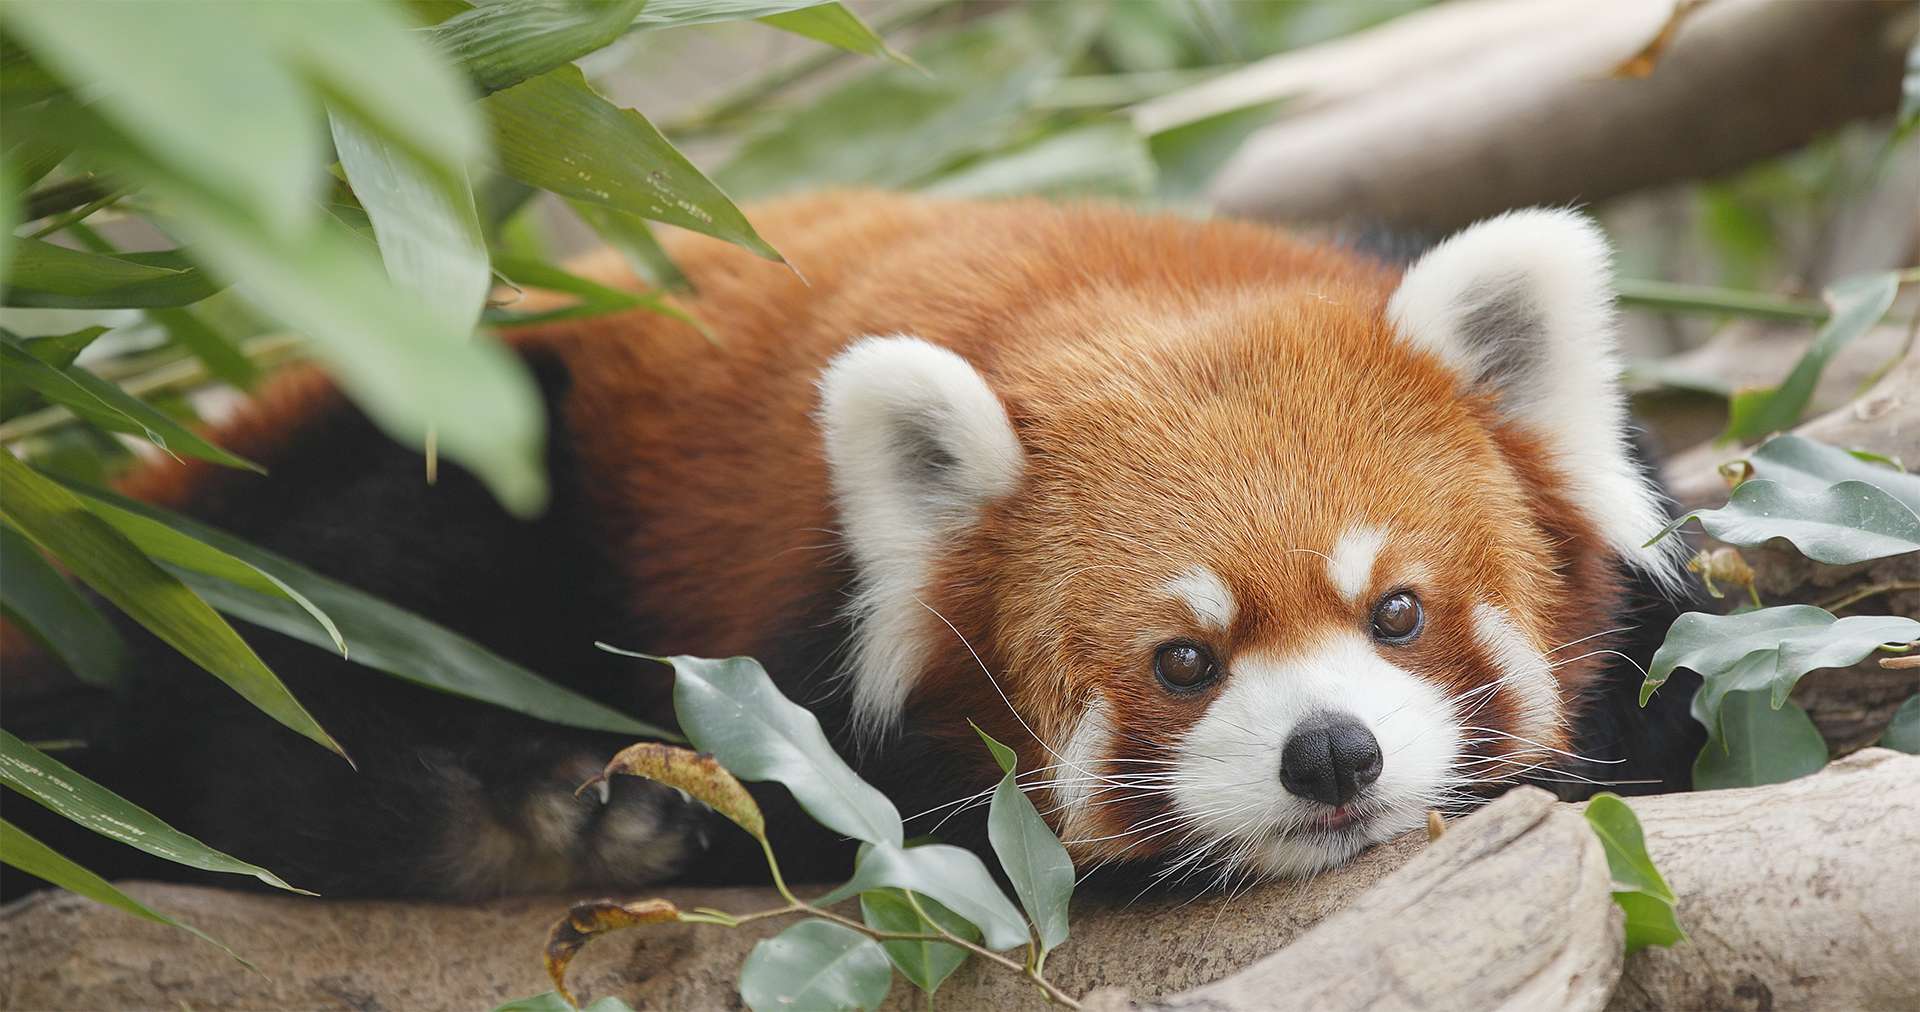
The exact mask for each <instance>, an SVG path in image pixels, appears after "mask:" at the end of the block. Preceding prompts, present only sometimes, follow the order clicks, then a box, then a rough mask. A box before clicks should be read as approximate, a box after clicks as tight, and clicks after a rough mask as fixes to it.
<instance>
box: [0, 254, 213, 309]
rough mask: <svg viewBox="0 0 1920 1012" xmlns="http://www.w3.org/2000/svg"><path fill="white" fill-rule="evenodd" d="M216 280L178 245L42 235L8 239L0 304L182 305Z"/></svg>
mask: <svg viewBox="0 0 1920 1012" xmlns="http://www.w3.org/2000/svg"><path fill="white" fill-rule="evenodd" d="M219 290H220V285H219V284H218V283H216V282H215V281H214V280H213V279H212V278H210V277H208V276H207V275H206V273H205V272H203V271H201V270H200V268H198V267H196V266H194V265H193V264H192V263H191V262H189V261H188V260H187V259H186V257H185V256H183V255H182V254H181V253H180V252H179V251H178V250H161V251H158V252H154V253H118V254H106V253H89V252H87V251H85V250H77V249H68V248H67V247H65V246H56V245H54V244H53V243H50V242H47V241H45V240H44V239H29V238H25V237H17V238H15V239H13V259H12V262H11V264H10V266H9V268H8V271H7V277H6V289H5V292H4V294H3V295H0V304H4V305H9V306H25V307H35V308H45V309H150V308H154V307H161V306H184V305H187V304H188V303H191V302H198V301H200V300H201V299H204V298H206V297H207V296H209V295H212V294H213V293H214V292H217V291H219Z"/></svg>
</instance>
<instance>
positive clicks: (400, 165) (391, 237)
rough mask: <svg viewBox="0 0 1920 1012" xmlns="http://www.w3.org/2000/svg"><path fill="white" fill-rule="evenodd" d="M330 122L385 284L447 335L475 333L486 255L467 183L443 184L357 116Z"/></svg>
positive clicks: (339, 116) (484, 294) (332, 115)
mask: <svg viewBox="0 0 1920 1012" xmlns="http://www.w3.org/2000/svg"><path fill="white" fill-rule="evenodd" d="M328 120H329V122H331V124H332V126H333V149H334V151H335V152H336V153H337V154H338V155H339V156H340V167H341V168H342V169H343V170H345V172H346V175H347V182H348V183H349V184H351V185H352V186H353V193H354V196H355V197H357V198H359V201H360V206H361V207H362V208H363V209H365V211H366V212H367V218H368V219H369V220H370V221H371V222H372V224H373V234H374V236H375V238H377V239H378V240H379V246H380V260H381V262H382V263H384V264H385V265H386V268H387V277H389V278H391V279H393V283H394V284H395V285H397V286H398V287H400V288H401V289H402V290H404V291H409V292H412V293H413V294H414V295H416V296H418V297H419V298H420V301H421V302H422V303H424V304H425V305H426V308H427V310H428V311H429V312H431V313H433V314H434V316H435V318H436V320H437V321H438V322H439V323H440V324H441V326H442V327H443V328H445V330H446V331H447V332H450V333H455V334H462V335H464V334H468V333H471V332H472V330H473V326H474V324H475V322H477V321H478V320H479V319H480V309H481V307H482V305H483V304H484V303H485V302H486V298H487V286H488V276H487V247H486V242H485V240H483V239H482V238H481V236H480V216H479V213H478V212H477V211H476V210H475V209H474V203H473V190H472V188H471V187H470V186H468V184H467V180H466V177H465V175H464V174H463V175H462V176H461V177H460V178H459V179H458V180H457V181H456V185H452V186H449V185H447V184H445V183H443V182H437V181H436V180H435V179H433V178H432V177H431V176H430V175H429V174H428V173H427V171H426V170H425V169H424V168H423V167H422V166H420V165H419V164H418V163H417V162H415V161H414V159H413V157H412V156H411V155H409V154H407V153H406V152H405V151H403V150H401V149H399V148H398V147H396V146H394V145H392V144H390V143H388V142H386V141H384V140H382V139H381V138H380V137H378V136H376V135H375V134H373V133H372V132H371V131H369V130H368V129H367V128H366V126H365V124H362V123H360V122H359V121H358V120H356V119H354V117H352V116H351V115H347V114H344V113H341V112H338V111H333V112H330V113H329V114H328Z"/></svg>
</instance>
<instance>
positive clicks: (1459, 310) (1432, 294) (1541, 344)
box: [1387, 209, 1680, 581]
mask: <svg viewBox="0 0 1920 1012" xmlns="http://www.w3.org/2000/svg"><path fill="white" fill-rule="evenodd" d="M1610 260H1611V256H1610V251H1609V249H1608V246H1607V240H1606V237H1605V236H1604V235H1602V234H1601V232H1600V229H1599V228H1598V227H1596V226H1595V225H1594V224H1593V222H1591V221H1589V220H1588V219H1587V218H1585V217H1583V216H1581V215H1578V214H1575V213H1573V212H1572V211H1562V210H1546V209H1532V210H1525V211H1513V212H1510V213H1507V214H1503V215H1500V216H1499V217H1497V218H1489V219H1487V220H1486V221H1483V222H1480V223H1478V224H1475V225H1471V226H1469V227H1467V228H1466V229H1464V230H1462V231H1461V232H1459V233H1458V234H1456V235H1454V236H1453V237H1452V238H1450V239H1448V240H1447V241H1445V242H1443V243H1441V244H1440V245H1438V246H1436V247H1434V248H1433V249H1432V250H1431V251H1430V252H1428V253H1427V254H1426V255H1425V256H1423V257H1421V258H1420V260H1419V261H1418V262H1416V263H1415V264H1414V265H1413V266H1412V267H1411V268H1409V269H1408V270H1407V273H1406V277H1405V278H1403V279H1402V280H1401V282H1400V287H1399V289H1398V290H1397V291H1395V292H1394V293H1393V298H1392V299H1391V300H1390V301H1389V302H1388V303H1387V316H1388V319H1389V321H1390V322H1391V323H1392V324H1393V326H1394V327H1395V328H1396V329H1397V330H1398V331H1399V332H1400V334H1401V335H1403V336H1404V337H1405V338H1406V339H1407V340H1409V341H1411V342H1412V343H1413V344H1415V345H1417V346H1419V347H1421V348H1425V349H1427V350H1430V351H1432V352H1433V353H1434V354H1436V355H1438V356H1440V358H1441V359H1442V360H1444V361H1445V362H1446V363H1447V364H1448V365H1450V366H1452V367H1453V368H1454V369H1456V370H1458V371H1459V372H1460V373H1461V374H1462V375H1464V376H1465V377H1466V378H1467V380H1468V381H1469V382H1470V383H1472V384H1475V385H1477V386H1480V387H1482V388H1485V389H1488V390H1490V391H1492V392H1493V393H1494V394H1495V396H1496V397H1497V398H1498V400H1499V404H1500V406H1501V409H1502V410H1503V411H1504V412H1505V413H1506V414H1507V415H1508V416H1509V417H1510V418H1512V419H1514V420H1515V421H1516V422H1518V423H1520V424H1521V425H1523V426H1524V427H1526V428H1527V429H1528V430H1530V431H1532V432H1534V433H1536V434H1537V435H1539V436H1540V437H1542V438H1543V439H1544V440H1545V441H1546V444H1547V446H1548V447H1549V448H1550V449H1551V450H1552V451H1553V453H1554V454H1555V456H1556V457H1557V458H1558V459H1557V463H1558V465H1559V468H1560V470H1561V474H1562V477H1563V479H1564V481H1565V487H1566V489H1567V490H1568V493H1569V496H1570V498H1571V499H1572V500H1573V503H1574V505H1575V506H1576V507H1577V508H1579V509H1580V510H1581V511H1582V512H1583V513H1584V514H1585V515H1586V517H1587V519H1588V520H1589V521H1590V522H1591V523H1593V524H1594V525H1595V527H1596V528H1597V529H1598V530H1599V531H1600V532H1601V534H1602V535H1603V536H1604V537H1605V538H1606V540H1607V543H1608V544H1609V545H1610V546H1611V547H1612V548H1613V549H1614V551H1615V552H1617V553H1618V554H1619V555H1620V556H1621V557H1622V558H1624V559H1626V560H1627V561H1629V562H1631V563H1633V564H1635V565H1636V566H1638V567H1640V568H1642V569H1644V570H1646V571H1647V572H1648V573H1650V574H1652V575H1654V576H1655V577H1656V578H1657V579H1661V580H1663V581H1665V580H1671V579H1674V578H1675V574H1674V567H1673V559H1674V554H1673V553H1674V552H1676V551H1678V550H1679V548H1680V546H1679V544H1678V540H1679V539H1677V538H1668V539H1666V540H1664V541H1663V542H1661V544H1660V545H1657V546H1655V547H1653V548H1643V547H1641V546H1642V545H1643V544H1644V543H1645V542H1646V540H1647V539H1648V538H1651V537H1652V536H1653V535H1654V534H1655V533H1657V532H1658V531H1659V530H1660V528H1661V527H1662V526H1664V525H1665V524H1666V519H1667V517H1666V511H1665V510H1664V509H1662V508H1661V506H1660V500H1659V496H1658V495H1656V493H1655V492H1654V490H1653V488H1652V487H1651V486H1649V484H1648V483H1647V481H1646V479H1645V478H1644V477H1643V476H1642V475H1641V472H1640V468H1639V466H1638V465H1637V464H1635V462H1634V460H1633V456H1632V453H1631V449H1630V444H1629V439H1628V434H1627V410H1626V402H1625V401H1626V399H1625V394H1624V393H1623V391H1622V390H1621V387H1620V362H1619V355H1618V352H1617V351H1616V350H1615V347H1614V309H1613V274H1612V269H1611V265H1610Z"/></svg>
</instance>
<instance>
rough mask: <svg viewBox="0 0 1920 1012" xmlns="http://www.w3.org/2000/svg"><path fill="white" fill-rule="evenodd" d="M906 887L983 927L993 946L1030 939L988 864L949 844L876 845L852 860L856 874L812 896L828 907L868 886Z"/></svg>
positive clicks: (1025, 923) (1024, 941)
mask: <svg viewBox="0 0 1920 1012" xmlns="http://www.w3.org/2000/svg"><path fill="white" fill-rule="evenodd" d="M887 887H891V888H895V889H905V890H909V891H911V892H915V893H919V894H921V895H923V896H931V897H933V898H934V899H936V900H939V901H940V902H941V903H944V904H946V906H947V908H948V909H949V910H952V911H953V912H954V913H955V914H958V915H959V916H961V917H963V918H965V919H967V920H968V921H970V922H972V923H973V924H975V925H977V926H978V927H979V928H980V933H981V934H982V935H983V936H984V937H985V938H986V944H987V947H988V948H990V949H1011V948H1013V947H1015V946H1019V945H1024V944H1026V942H1027V939H1028V930H1027V921H1026V918H1024V917H1022V916H1020V910H1019V908H1017V907H1015V906H1014V905H1013V904H1012V903H1011V902H1009V901H1008V900H1007V897H1006V894H1004V893H1002V892H1001V891H1000V886H999V885H998V884H997V883H995V882H994V880H993V875H992V873H990V872H988V871H987V866H986V865H984V864H982V863H981V862H980V859H979V858H978V857H975V856H974V854H973V852H972V851H969V850H963V849H961V848H959V847H954V846H951V845H948V844H943V843H935V844H928V845H926V846H923V847H901V846H900V845H899V844H893V843H887V844H874V845H872V846H869V847H866V848H863V849H862V851H861V854H860V856H859V858H858V859H857V860H856V861H855V862H854V866H853V878H852V880H850V881H849V882H847V883H846V884H845V885H842V886H841V887H839V888H838V889H835V890H833V891H832V892H830V893H828V894H827V895H825V896H822V897H821V898H820V899H818V900H816V901H814V902H815V905H817V906H830V905H832V904H835V903H838V902H840V901H841V900H844V899H849V898H851V897H854V896H857V895H859V894H861V893H863V892H866V891H867V890H869V889H881V888H887Z"/></svg>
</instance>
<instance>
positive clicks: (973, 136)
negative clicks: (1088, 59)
mask: <svg viewBox="0 0 1920 1012" xmlns="http://www.w3.org/2000/svg"><path fill="white" fill-rule="evenodd" d="M649 10H650V11H652V10H653V8H651V7H650V8H649ZM1103 16H1104V10H1103V7H1102V5H1100V4H1092V3H1069V4H1035V5H1031V6H1026V7H1021V8H1018V9H1015V10H1010V11H1007V12H1006V13H1002V14H997V15H994V16H992V17H987V18H981V19H979V20H978V21H975V22H972V23H970V24H969V25H968V26H967V27H965V28H962V29H959V30H957V31H953V32H948V33H944V34H941V35H939V36H937V37H935V38H933V39H932V40H930V41H928V42H926V43H924V44H922V45H920V46H917V47H915V48H914V50H913V52H912V57H913V60H914V61H915V62H916V63H918V64H919V66H920V67H924V68H925V71H924V72H923V71H921V70H918V69H913V68H909V67H903V66H882V67H877V68H875V69H874V70H872V71H869V72H868V73H866V74H863V75H861V76H860V77H857V78H854V79H853V80H851V81H849V82H847V83H846V84H844V85H842V86H840V87H838V88H836V89H834V90H832V91H830V92H828V93H827V94H826V95H824V96H822V97H821V98H819V99H818V100H816V101H815V102H814V103H813V104H812V105H810V106H808V107H807V108H805V109H802V110H800V111H798V112H795V113H793V114H791V115H785V116H781V117H779V118H778V121H777V122H775V123H774V124H773V125H772V126H771V127H770V128H769V129H767V130H765V131H763V132H760V133H757V134H755V135H754V136H753V137H751V138H750V139H749V140H748V141H747V143H746V144H745V145H743V146H742V147H741V149H740V151H739V153H738V154H736V155H735V156H734V158H733V160H731V161H729V162H728V163H727V164H726V166H725V167H723V168H722V169H720V171H719V172H717V173H715V178H716V179H718V180H719V181H720V184H721V185H722V186H724V187H726V188H727V191H728V192H730V193H736V194H741V195H744V196H749V197H755V198H758V197H764V196H769V195H772V194H775V193H782V192H787V191H792V190H801V189H808V188H818V187H827V186H843V187H844V186H850V185H868V186H895V187H898V186H909V185H913V184H915V183H919V182H922V181H923V180H926V179H928V178H931V177H932V176H934V175H935V174H937V173H938V172H939V171H940V170H941V169H943V168H945V167H946V166H948V165H950V164H952V163H954V162H955V161H958V160H959V159H961V158H964V157H967V156H969V155H974V154H978V153H981V152H984V151H989V150H993V149H995V148H997V147H1000V146H1001V145H1002V144H1004V143H1006V142H1007V141H1008V140H1010V139H1012V138H1013V136H1014V134H1015V132H1016V131H1018V130H1019V129H1020V126H1021V124H1020V116H1019V114H1020V113H1021V112H1022V111H1024V110H1026V109H1028V108H1029V107H1031V106H1032V104H1033V102H1034V99H1035V96H1036V95H1037V94H1038V93H1039V91H1040V90H1041V88H1043V87H1044V86H1045V85H1046V84H1047V83H1048V82H1049V81H1052V80H1054V79H1056V78H1058V77H1059V76H1060V75H1061V74H1062V73H1064V71H1065V69H1066V67H1067V66H1068V65H1069V64H1070V63H1071V62H1072V61H1073V60H1074V59H1075V58H1077V57H1078V56H1079V54H1080V53H1081V51H1082V50H1084V49H1085V47H1086V46H1087V44H1088V43H1089V42H1090V41H1091V40H1092V38H1093V33H1094V30H1095V29H1096V28H1097V27H1098V25H1099V23H1100V22H1101V20H1102V19H1103Z"/></svg>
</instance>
